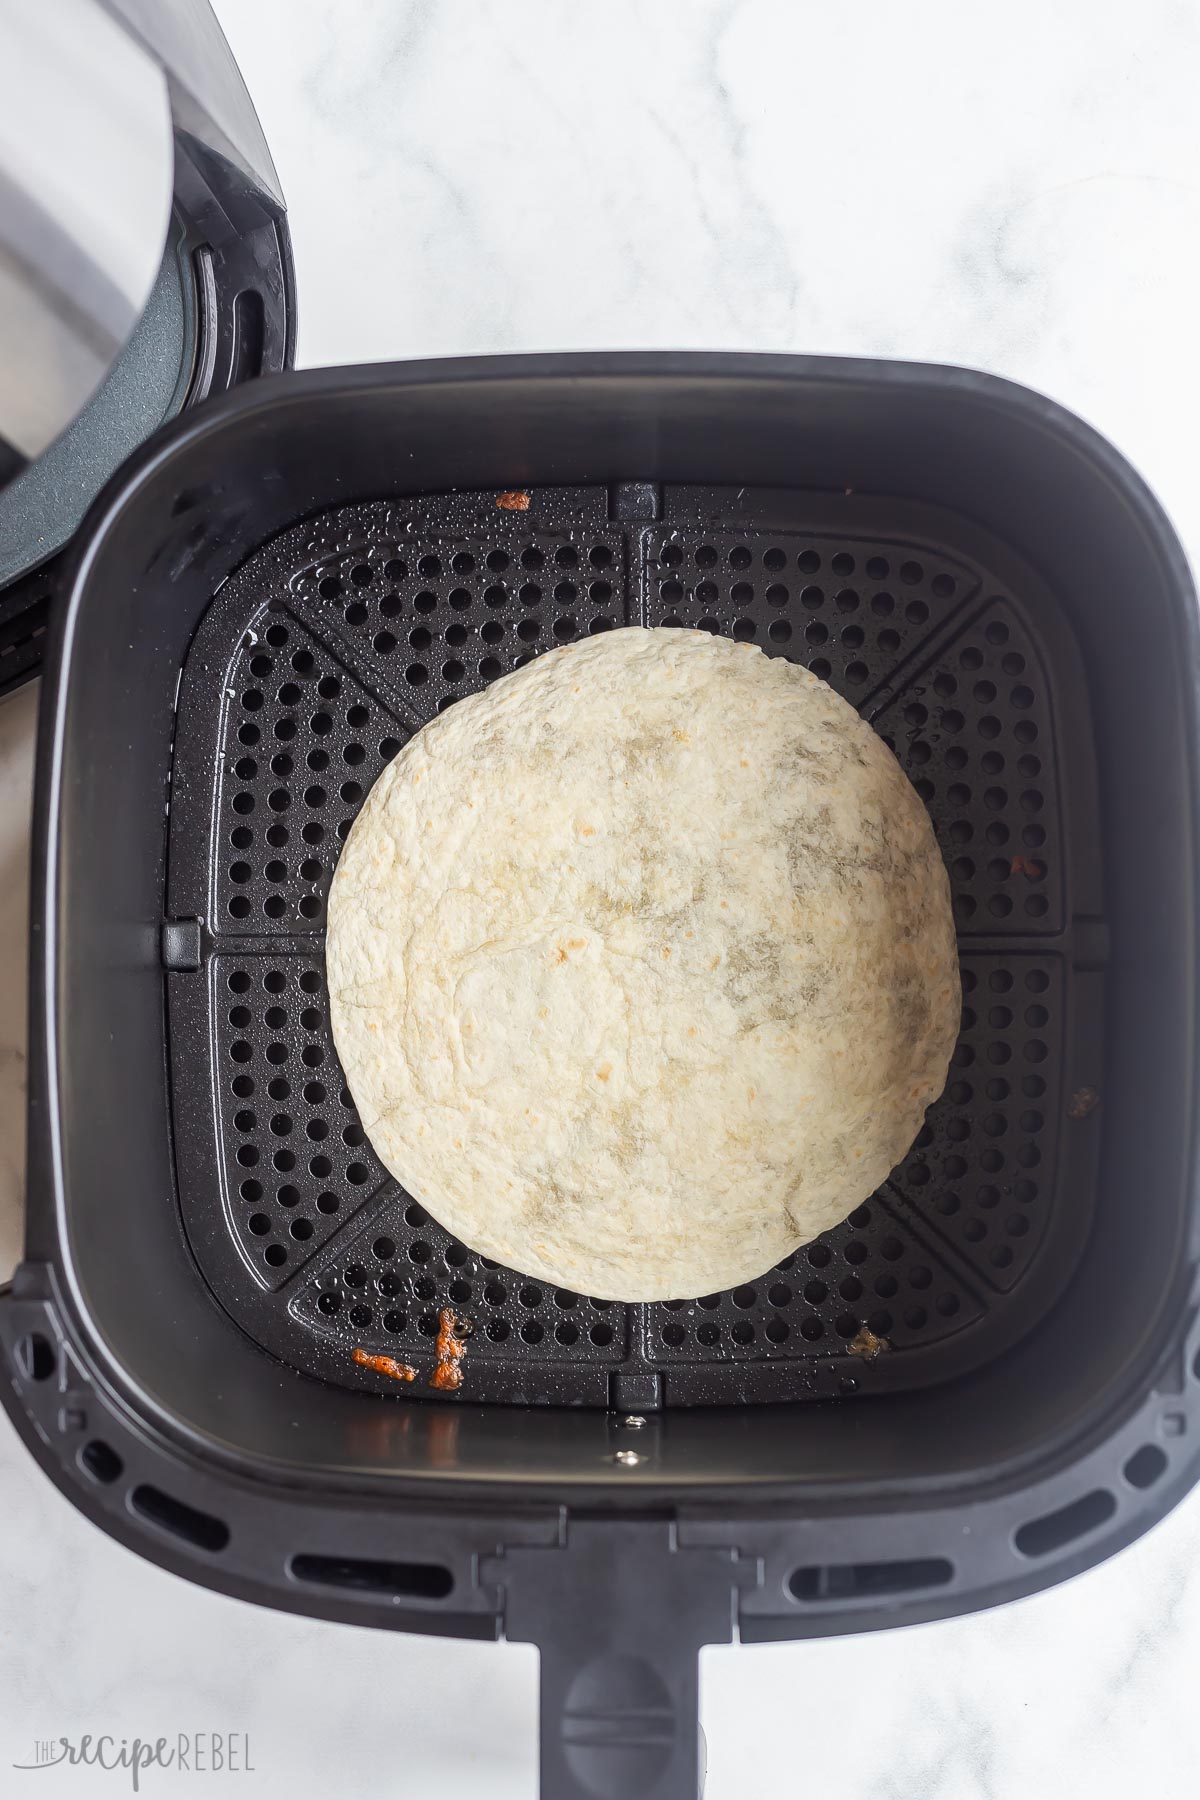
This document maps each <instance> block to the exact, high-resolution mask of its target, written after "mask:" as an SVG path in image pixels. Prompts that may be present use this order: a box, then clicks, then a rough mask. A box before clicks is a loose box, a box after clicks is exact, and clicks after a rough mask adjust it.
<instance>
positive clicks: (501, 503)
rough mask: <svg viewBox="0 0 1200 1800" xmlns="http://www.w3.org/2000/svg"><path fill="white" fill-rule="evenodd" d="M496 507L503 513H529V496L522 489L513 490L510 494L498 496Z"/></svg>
mask: <svg viewBox="0 0 1200 1800" xmlns="http://www.w3.org/2000/svg"><path fill="white" fill-rule="evenodd" d="M496 505H497V506H498V507H499V508H500V510H501V511H502V512H528V511H529V495H528V494H526V493H524V492H523V491H522V490H521V489H520V488H513V489H511V490H510V491H509V492H508V493H505V494H497V495H496Z"/></svg>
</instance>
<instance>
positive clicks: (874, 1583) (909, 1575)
mask: <svg viewBox="0 0 1200 1800" xmlns="http://www.w3.org/2000/svg"><path fill="white" fill-rule="evenodd" d="M953 1579H954V1564H953V1563H952V1562H949V1561H948V1560H947V1559H946V1558H945V1557H944V1556H915V1557H910V1558H907V1559H906V1560H904V1561H898V1562H871V1563H820V1564H815V1565H813V1566H811V1567H809V1568H805V1569H795V1570H793V1572H792V1577H791V1580H790V1581H789V1582H788V1587H789V1589H790V1590H791V1593H792V1597H793V1598H794V1599H796V1600H802V1601H805V1602H806V1603H807V1604H809V1605H812V1604H813V1603H819V1602H821V1601H828V1600H833V1601H838V1600H876V1599H883V1598H886V1597H887V1596H889V1595H891V1594H911V1593H915V1592H917V1590H918V1589H920V1588H935V1587H945V1586H946V1584H947V1582H949V1581H952V1580H953Z"/></svg>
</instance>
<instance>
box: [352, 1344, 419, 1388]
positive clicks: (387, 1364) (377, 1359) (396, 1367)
mask: <svg viewBox="0 0 1200 1800" xmlns="http://www.w3.org/2000/svg"><path fill="white" fill-rule="evenodd" d="M354 1360H355V1362H356V1363H358V1364H359V1366H360V1367H361V1368H364V1369H374V1370H375V1373H376V1374H377V1375H390V1376H391V1378H392V1380H393V1381H415V1380H416V1379H417V1371H416V1370H415V1369H414V1368H413V1367H412V1365H411V1363H402V1362H397V1361H396V1359H395V1357H394V1356H374V1355H372V1353H371V1351H369V1350H356V1351H355V1352H354Z"/></svg>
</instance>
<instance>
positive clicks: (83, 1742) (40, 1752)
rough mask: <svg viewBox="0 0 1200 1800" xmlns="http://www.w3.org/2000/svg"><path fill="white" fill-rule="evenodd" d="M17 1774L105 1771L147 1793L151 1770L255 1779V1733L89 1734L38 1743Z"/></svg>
mask: <svg viewBox="0 0 1200 1800" xmlns="http://www.w3.org/2000/svg"><path fill="white" fill-rule="evenodd" d="M12 1766H13V1768H14V1769H19V1770H21V1771H22V1772H28V1771H32V1772H35V1773H36V1771H37V1770H39V1769H61V1768H71V1769H104V1770H105V1771H106V1772H107V1773H109V1774H114V1773H120V1772H122V1771H123V1772H124V1774H125V1775H126V1777H127V1779H128V1781H129V1784H130V1789H131V1791H132V1792H133V1793H135V1794H138V1793H140V1792H141V1791H142V1789H141V1781H142V1776H143V1775H144V1774H146V1773H147V1771H149V1770H152V1769H173V1770H175V1771H177V1772H179V1773H183V1774H187V1775H253V1774H254V1772H255V1770H254V1761H253V1758H252V1756H251V1752H250V1734H249V1733H248V1732H245V1731H194V1732H190V1731H179V1732H176V1733H175V1735H174V1736H173V1737H157V1738H140V1737H132V1738H131V1737H121V1738H118V1737H113V1736H111V1735H110V1734H109V1733H107V1732H104V1733H101V1734H100V1735H99V1736H94V1735H93V1734H92V1733H91V1732H86V1733H85V1734H84V1735H83V1736H82V1737H79V1738H74V1739H72V1738H67V1737H55V1738H39V1739H38V1741H37V1742H36V1743H35V1744H34V1746H33V1755H32V1756H31V1757H29V1758H28V1759H27V1760H26V1761H24V1762H14V1763H13V1765H12Z"/></svg>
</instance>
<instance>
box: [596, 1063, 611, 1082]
mask: <svg viewBox="0 0 1200 1800" xmlns="http://www.w3.org/2000/svg"><path fill="white" fill-rule="evenodd" d="M611 1074H612V1064H611V1063H601V1064H600V1067H599V1068H598V1069H597V1070H596V1080H597V1081H607V1080H608V1078H609V1076H610V1075H611Z"/></svg>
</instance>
